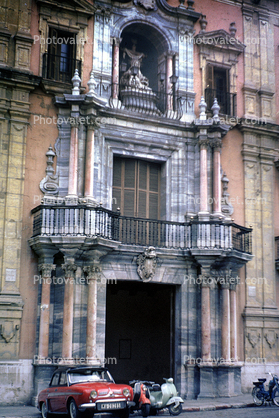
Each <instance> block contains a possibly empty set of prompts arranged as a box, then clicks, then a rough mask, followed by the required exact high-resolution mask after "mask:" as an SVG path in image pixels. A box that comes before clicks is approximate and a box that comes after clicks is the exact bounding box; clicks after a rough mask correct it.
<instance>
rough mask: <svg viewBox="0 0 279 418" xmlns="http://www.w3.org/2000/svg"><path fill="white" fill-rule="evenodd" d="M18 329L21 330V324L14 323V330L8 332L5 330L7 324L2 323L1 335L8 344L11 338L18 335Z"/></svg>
mask: <svg viewBox="0 0 279 418" xmlns="http://www.w3.org/2000/svg"><path fill="white" fill-rule="evenodd" d="M18 330H19V325H13V327H12V330H11V331H10V332H7V331H6V330H5V325H4V324H0V335H1V337H2V338H3V339H4V340H5V342H6V343H7V344H8V343H10V342H11V340H12V339H13V338H14V337H15V336H16V335H17V331H18Z"/></svg>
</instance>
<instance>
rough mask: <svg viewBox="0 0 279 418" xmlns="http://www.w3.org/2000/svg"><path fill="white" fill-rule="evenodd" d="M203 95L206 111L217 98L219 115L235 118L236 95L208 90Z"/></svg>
mask: <svg viewBox="0 0 279 418" xmlns="http://www.w3.org/2000/svg"><path fill="white" fill-rule="evenodd" d="M204 93H205V94H204V95H205V101H206V103H207V109H211V106H212V105H213V102H214V99H215V98H217V101H218V105H219V106H220V111H219V113H221V114H223V115H228V116H236V93H229V92H227V91H220V90H216V89H209V88H206V89H205V92H204Z"/></svg>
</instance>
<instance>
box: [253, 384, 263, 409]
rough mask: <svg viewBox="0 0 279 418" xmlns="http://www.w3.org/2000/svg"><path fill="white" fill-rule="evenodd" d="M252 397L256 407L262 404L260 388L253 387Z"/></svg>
mask: <svg viewBox="0 0 279 418" xmlns="http://www.w3.org/2000/svg"><path fill="white" fill-rule="evenodd" d="M252 396H253V401H254V404H255V405H256V406H261V405H262V404H263V403H264V397H263V394H262V392H261V389H260V388H258V387H254V388H253V390H252Z"/></svg>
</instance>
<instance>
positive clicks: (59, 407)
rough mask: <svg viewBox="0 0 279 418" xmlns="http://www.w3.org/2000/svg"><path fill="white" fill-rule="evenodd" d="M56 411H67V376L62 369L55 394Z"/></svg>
mask: <svg viewBox="0 0 279 418" xmlns="http://www.w3.org/2000/svg"><path fill="white" fill-rule="evenodd" d="M56 396H57V398H56V411H57V412H67V407H66V402H67V396H68V389H67V376H66V372H64V371H62V372H61V373H60V378H59V387H58V392H57V394H56Z"/></svg>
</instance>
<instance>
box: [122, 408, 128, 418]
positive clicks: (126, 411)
mask: <svg viewBox="0 0 279 418" xmlns="http://www.w3.org/2000/svg"><path fill="white" fill-rule="evenodd" d="M129 415H130V410H129V408H125V409H123V411H121V412H120V413H119V418H129Z"/></svg>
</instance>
